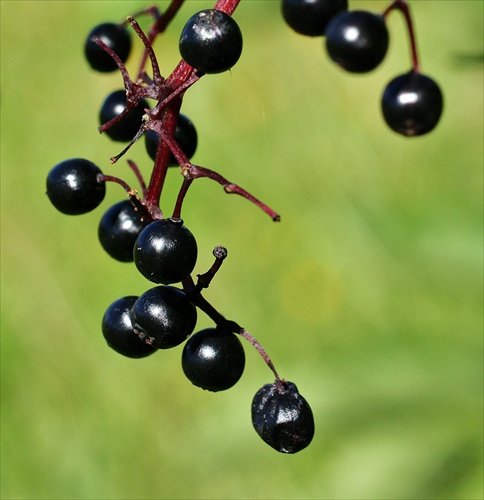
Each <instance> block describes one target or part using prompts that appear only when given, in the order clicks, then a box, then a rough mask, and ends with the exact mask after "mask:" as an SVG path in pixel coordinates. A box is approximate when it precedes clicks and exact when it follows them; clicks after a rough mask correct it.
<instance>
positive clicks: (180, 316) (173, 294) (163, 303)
mask: <svg viewBox="0 0 484 500" xmlns="http://www.w3.org/2000/svg"><path fill="white" fill-rule="evenodd" d="M131 319H132V321H133V324H134V328H135V330H136V331H137V334H138V336H139V338H140V339H141V340H143V341H144V342H146V343H147V344H149V345H152V346H153V347H156V348H158V349H169V348H171V347H175V346H177V345H179V344H181V343H182V342H183V341H184V340H186V339H187V338H188V336H189V335H190V334H191V333H192V332H193V329H194V328H195V325H196V323H197V310H196V308H195V306H194V305H193V304H192V302H190V300H189V299H188V297H187V294H186V293H185V292H184V291H183V290H180V289H178V288H175V287H172V286H158V287H155V288H151V289H150V290H148V291H146V292H145V293H143V294H142V295H141V296H140V298H139V299H138V300H137V301H136V302H135V303H134V304H133V306H132V308H131Z"/></svg>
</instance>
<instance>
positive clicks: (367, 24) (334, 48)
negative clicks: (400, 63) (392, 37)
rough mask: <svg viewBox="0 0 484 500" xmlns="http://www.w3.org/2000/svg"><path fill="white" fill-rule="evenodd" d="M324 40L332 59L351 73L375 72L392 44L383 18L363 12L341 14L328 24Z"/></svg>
mask: <svg viewBox="0 0 484 500" xmlns="http://www.w3.org/2000/svg"><path fill="white" fill-rule="evenodd" d="M325 36H326V49H327V51H328V54H329V56H330V57H331V59H332V60H333V61H334V62H335V63H337V64H339V65H340V66H341V67H342V68H344V69H345V70H346V71H350V72H352V73H366V72H368V71H371V70H373V69H375V68H376V67H377V66H378V65H379V64H380V63H381V62H382V61H383V59H384V57H385V54H386V53H387V49H388V43H389V35H388V29H387V26H386V24H385V19H384V17H383V16H381V15H377V14H373V13H371V12H367V11H363V10H352V11H344V12H340V13H339V14H338V15H336V16H335V17H333V19H332V20H331V21H330V22H329V24H328V26H327V27H326V33H325Z"/></svg>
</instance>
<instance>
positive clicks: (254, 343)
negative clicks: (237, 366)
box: [235, 328, 282, 383]
mask: <svg viewBox="0 0 484 500" xmlns="http://www.w3.org/2000/svg"><path fill="white" fill-rule="evenodd" d="M235 333H238V334H239V335H240V336H241V337H244V339H246V340H248V341H249V342H250V343H251V344H252V346H253V347H255V348H256V349H257V352H258V353H259V354H260V355H261V356H262V359H263V360H264V361H265V363H266V365H267V366H268V367H269V368H270V369H271V371H272V373H273V374H274V376H275V377H276V381H277V382H278V383H281V382H282V380H281V377H279V374H278V373H277V370H276V368H275V366H274V363H272V360H271V358H270V357H269V355H268V354H267V352H266V351H265V349H264V348H263V347H262V346H261V345H260V343H259V341H258V340H257V339H256V338H255V337H253V336H252V335H251V334H250V333H249V332H248V331H247V330H246V329H245V328H241V329H240V330H239V331H238V332H235Z"/></svg>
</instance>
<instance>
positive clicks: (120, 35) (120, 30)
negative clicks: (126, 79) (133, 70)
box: [84, 23, 131, 73]
mask: <svg viewBox="0 0 484 500" xmlns="http://www.w3.org/2000/svg"><path fill="white" fill-rule="evenodd" d="M92 37H97V38H99V39H101V41H102V42H104V43H105V44H106V45H107V46H108V47H109V48H110V49H112V51H113V52H115V53H116V55H117V56H118V57H119V58H120V59H121V61H123V62H126V60H127V59H128V56H129V53H130V51H131V36H130V34H129V32H128V30H127V29H126V27H125V26H124V25H122V24H114V23H103V24H99V25H98V26H96V27H94V28H93V30H92V31H91V32H90V33H89V35H88V37H87V39H86V42H85V44H84V55H85V57H86V59H87V62H88V63H89V65H90V66H91V68H93V69H95V70H96V71H100V72H102V73H110V72H112V71H115V70H117V69H118V66H117V65H116V63H115V62H114V59H113V58H112V57H111V56H110V55H109V54H108V53H107V52H105V51H104V50H103V49H102V48H101V47H100V46H99V45H97V44H95V43H94V42H93V41H92V40H91V38H92Z"/></svg>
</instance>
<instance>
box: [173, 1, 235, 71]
mask: <svg viewBox="0 0 484 500" xmlns="http://www.w3.org/2000/svg"><path fill="white" fill-rule="evenodd" d="M179 48H180V54H181V56H182V57H183V59H184V60H185V61H186V62H187V63H188V64H190V66H193V67H194V68H196V69H197V70H198V71H201V72H202V73H222V72H223V71H227V70H228V69H230V68H231V67H232V66H234V64H235V63H236V62H237V61H238V60H239V57H240V55H241V53H242V32H241V31H240V28H239V25H238V24H237V23H236V21H235V20H234V19H233V18H232V17H231V16H229V15H228V14H225V12H221V11H219V10H215V9H206V10H202V11H200V12H198V13H197V14H195V15H193V16H192V17H191V18H190V19H189V20H188V22H187V23H186V24H185V27H184V28H183V30H182V33H181V36H180V42H179Z"/></svg>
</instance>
